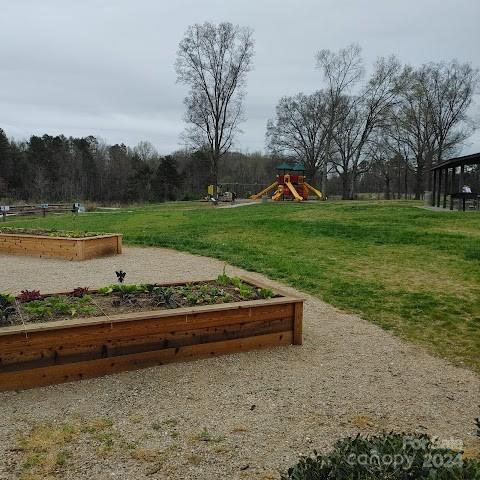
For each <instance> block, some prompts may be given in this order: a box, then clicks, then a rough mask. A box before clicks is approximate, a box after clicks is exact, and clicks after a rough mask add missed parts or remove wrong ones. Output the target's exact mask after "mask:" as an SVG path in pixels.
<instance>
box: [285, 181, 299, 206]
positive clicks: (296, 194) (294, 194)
mask: <svg viewBox="0 0 480 480" xmlns="http://www.w3.org/2000/svg"><path fill="white" fill-rule="evenodd" d="M285 185H286V186H287V187H288V189H289V190H290V191H291V192H292V193H293V196H294V197H295V200H296V201H297V202H302V201H303V197H301V196H300V195H299V194H298V192H297V191H296V190H295V187H294V186H293V185H292V183H291V182H285Z"/></svg>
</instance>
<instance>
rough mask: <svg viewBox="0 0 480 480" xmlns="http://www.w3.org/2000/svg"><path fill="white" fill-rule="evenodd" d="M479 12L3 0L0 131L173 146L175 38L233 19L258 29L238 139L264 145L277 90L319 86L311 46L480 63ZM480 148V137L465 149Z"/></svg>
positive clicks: (178, 102)
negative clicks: (195, 26) (190, 28)
mask: <svg viewBox="0 0 480 480" xmlns="http://www.w3.org/2000/svg"><path fill="white" fill-rule="evenodd" d="M479 18H480V1H479V0H316V1H315V0H297V1H285V0H255V1H253V0H243V1H226V0H223V1H221V0H201V1H195V0H188V1H187V0H176V1H172V0H170V1H159V0H81V1H79V0H0V127H2V128H3V129H4V130H5V131H6V132H7V134H8V135H9V136H13V137H15V138H17V139H21V138H26V137H28V136H29V135H31V134H42V133H49V134H52V135H53V134H59V133H63V134H65V135H77V136H84V135H89V134H92V135H95V136H99V137H102V138H104V139H105V140H106V141H107V142H109V143H116V142H118V143H120V142H124V143H126V144H128V145H132V146H133V145H135V144H136V143H138V142H139V141H141V140H148V141H150V142H152V143H153V144H154V145H155V146H156V147H157V149H158V150H159V151H160V152H161V153H168V152H170V151H172V150H175V149H177V148H179V147H180V146H181V145H180V143H179V134H180V132H181V131H182V129H183V123H182V116H183V103H182V100H183V97H184V95H185V93H186V87H185V86H183V85H179V84H176V83H175V80H176V76H175V71H174V62H175V56H176V50H177V45H178V42H179V41H180V40H181V38H182V36H183V34H184V32H185V30H186V28H187V26H188V25H190V24H192V23H203V22H204V21H206V20H208V21H212V22H220V21H224V20H227V21H231V22H233V23H238V24H240V25H249V26H251V27H253V29H254V31H255V42H256V46H255V51H256V55H255V59H254V70H253V71H252V72H251V73H250V74H249V78H248V95H247V99H246V116H247V121H246V122H245V123H244V124H243V126H242V129H243V131H244V133H243V134H242V135H240V136H239V138H238V140H237V142H236V145H235V146H236V148H238V149H241V150H243V151H250V152H252V151H255V150H261V149H263V148H264V134H265V125H266V121H267V119H268V118H269V117H271V116H272V115H273V112H274V108H275V105H276V102H277V100H278V99H279V97H281V96H282V95H289V94H294V93H296V92H298V91H303V92H310V91H313V90H315V89H317V88H319V87H321V76H320V72H319V71H318V70H315V68H314V53H315V51H317V50H319V49H321V48H330V49H334V50H336V49H338V48H341V47H343V46H345V45H347V44H349V43H351V42H357V43H359V44H360V45H361V46H362V47H363V53H364V57H365V60H366V63H367V65H369V64H371V63H372V62H373V61H374V60H375V58H376V57H378V56H381V55H389V54H392V53H394V54H396V55H397V56H398V57H399V58H400V60H401V61H403V62H408V63H411V64H413V65H419V64H421V63H424V62H428V61H439V60H450V59H452V58H454V57H456V58H458V59H459V60H462V61H471V62H473V64H474V65H476V66H480V49H479V48H478V38H479V33H478V32H479V30H478V20H479ZM479 103H480V102H477V106H476V111H477V112H478V111H479V105H478V104H479ZM478 150H480V135H476V136H475V137H474V138H472V140H471V144H470V145H469V146H467V147H466V148H465V150H464V152H465V153H469V152H473V151H478Z"/></svg>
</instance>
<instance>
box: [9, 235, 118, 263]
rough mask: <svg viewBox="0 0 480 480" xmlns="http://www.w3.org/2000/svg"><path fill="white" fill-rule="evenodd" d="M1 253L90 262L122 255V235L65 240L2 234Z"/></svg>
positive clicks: (41, 236)
mask: <svg viewBox="0 0 480 480" xmlns="http://www.w3.org/2000/svg"><path fill="white" fill-rule="evenodd" d="M0 253H7V254H10V255H26V256H33V257H52V258H63V259H65V260H76V261H81V260H88V259H89V258H96V257H101V256H105V255H116V254H120V253H122V235H120V234H112V235H98V236H96V237H88V238H66V237H49V236H46V235H27V234H12V233H0Z"/></svg>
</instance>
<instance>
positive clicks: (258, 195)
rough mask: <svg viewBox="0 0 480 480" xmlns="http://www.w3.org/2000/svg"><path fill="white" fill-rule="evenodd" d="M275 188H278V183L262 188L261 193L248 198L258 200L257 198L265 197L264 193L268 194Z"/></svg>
mask: <svg viewBox="0 0 480 480" xmlns="http://www.w3.org/2000/svg"><path fill="white" fill-rule="evenodd" d="M275 187H278V182H273V183H272V184H271V185H269V186H268V187H267V188H264V189H263V190H262V191H261V192H259V193H257V194H256V195H252V196H251V197H250V200H258V199H259V198H262V196H263V195H265V194H266V193H268V192H269V191H270V190H272V189H274V188H275Z"/></svg>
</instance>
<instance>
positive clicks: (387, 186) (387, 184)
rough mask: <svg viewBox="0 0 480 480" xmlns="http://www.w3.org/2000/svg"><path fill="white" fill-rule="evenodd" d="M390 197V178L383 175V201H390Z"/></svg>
mask: <svg viewBox="0 0 480 480" xmlns="http://www.w3.org/2000/svg"><path fill="white" fill-rule="evenodd" d="M391 198H392V195H391V191H390V176H389V175H385V200H391Z"/></svg>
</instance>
